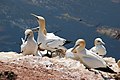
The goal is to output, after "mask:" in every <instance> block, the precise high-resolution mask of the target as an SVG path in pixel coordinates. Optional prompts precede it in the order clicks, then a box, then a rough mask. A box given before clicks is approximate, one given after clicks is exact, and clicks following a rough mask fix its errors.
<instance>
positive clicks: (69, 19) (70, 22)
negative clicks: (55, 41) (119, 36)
mask: <svg viewBox="0 0 120 80" xmlns="http://www.w3.org/2000/svg"><path fill="white" fill-rule="evenodd" d="M31 13H35V14H37V15H41V16H43V17H44V18H45V19H46V28H47V31H48V32H55V31H59V30H60V31H59V32H58V33H56V35H59V36H61V37H63V38H66V39H68V40H72V41H74V42H75V41H76V40H77V39H78V38H83V39H85V40H86V42H87V46H86V47H87V48H88V49H90V48H91V47H92V46H93V42H94V39H95V38H96V37H101V38H102V39H103V41H104V42H105V43H106V45H105V46H106V48H107V55H106V56H112V57H115V58H116V59H120V41H119V40H116V39H113V38H111V37H109V36H105V35H102V34H99V33H97V32H96V28H98V27H101V26H103V25H104V26H108V28H111V27H112V28H120V0H0V51H16V52H19V51H20V45H21V37H24V31H25V29H27V28H33V27H36V26H38V24H37V22H36V19H35V18H34V17H33V16H31V15H30V14H31ZM98 25H99V26H98ZM36 37H37V34H35V38H36ZM73 46H74V44H70V45H66V47H67V48H70V47H73Z"/></svg>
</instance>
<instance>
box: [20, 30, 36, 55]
mask: <svg viewBox="0 0 120 80" xmlns="http://www.w3.org/2000/svg"><path fill="white" fill-rule="evenodd" d="M21 40H22V44H21V52H22V54H23V55H36V53H37V49H38V44H37V42H36V41H35V39H34V34H33V31H32V30H31V29H27V30H26V31H25V40H24V39H23V38H21Z"/></svg>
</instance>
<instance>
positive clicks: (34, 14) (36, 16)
mask: <svg viewBox="0 0 120 80" xmlns="http://www.w3.org/2000/svg"><path fill="white" fill-rule="evenodd" d="M31 15H32V16H34V17H35V18H36V19H37V20H38V19H39V18H38V16H37V15H36V14H33V13H31Z"/></svg>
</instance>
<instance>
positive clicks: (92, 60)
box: [72, 39, 116, 73]
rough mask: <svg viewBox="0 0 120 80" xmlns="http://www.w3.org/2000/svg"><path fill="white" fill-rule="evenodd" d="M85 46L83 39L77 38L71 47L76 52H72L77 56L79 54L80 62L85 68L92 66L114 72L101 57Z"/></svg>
mask: <svg viewBox="0 0 120 80" xmlns="http://www.w3.org/2000/svg"><path fill="white" fill-rule="evenodd" d="M85 46H86V43H85V40H83V39H78V40H77V41H76V43H75V46H74V48H73V49H72V52H73V53H74V51H75V52H76V53H74V54H77V56H79V58H80V62H81V63H83V64H84V65H85V66H86V68H88V69H91V68H93V69H96V70H101V71H104V72H109V73H116V72H114V71H113V70H112V69H110V68H109V67H108V66H107V64H106V62H105V61H104V60H103V59H102V57H100V56H99V55H97V54H96V53H94V52H92V51H89V50H87V49H86V48H85Z"/></svg>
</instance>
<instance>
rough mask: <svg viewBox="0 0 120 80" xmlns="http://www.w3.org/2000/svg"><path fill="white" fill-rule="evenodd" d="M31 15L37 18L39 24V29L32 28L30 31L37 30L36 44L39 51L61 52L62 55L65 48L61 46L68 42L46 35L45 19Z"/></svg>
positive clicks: (49, 34) (52, 35) (50, 34)
mask: <svg viewBox="0 0 120 80" xmlns="http://www.w3.org/2000/svg"><path fill="white" fill-rule="evenodd" d="M32 15H33V16H35V17H36V18H37V21H38V24H39V28H38V27H37V28H33V29H32V30H33V31H36V30H38V38H37V43H38V44H39V48H40V50H48V51H50V52H55V51H57V50H58V51H59V50H61V51H62V53H63V54H64V53H65V52H66V48H65V47H64V46H63V45H64V44H66V43H67V42H68V41H67V40H66V39H63V38H60V37H58V36H56V35H54V34H53V33H47V30H46V27H45V19H44V18H43V17H42V16H37V15H35V14H32ZM68 43H69V42H68Z"/></svg>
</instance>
